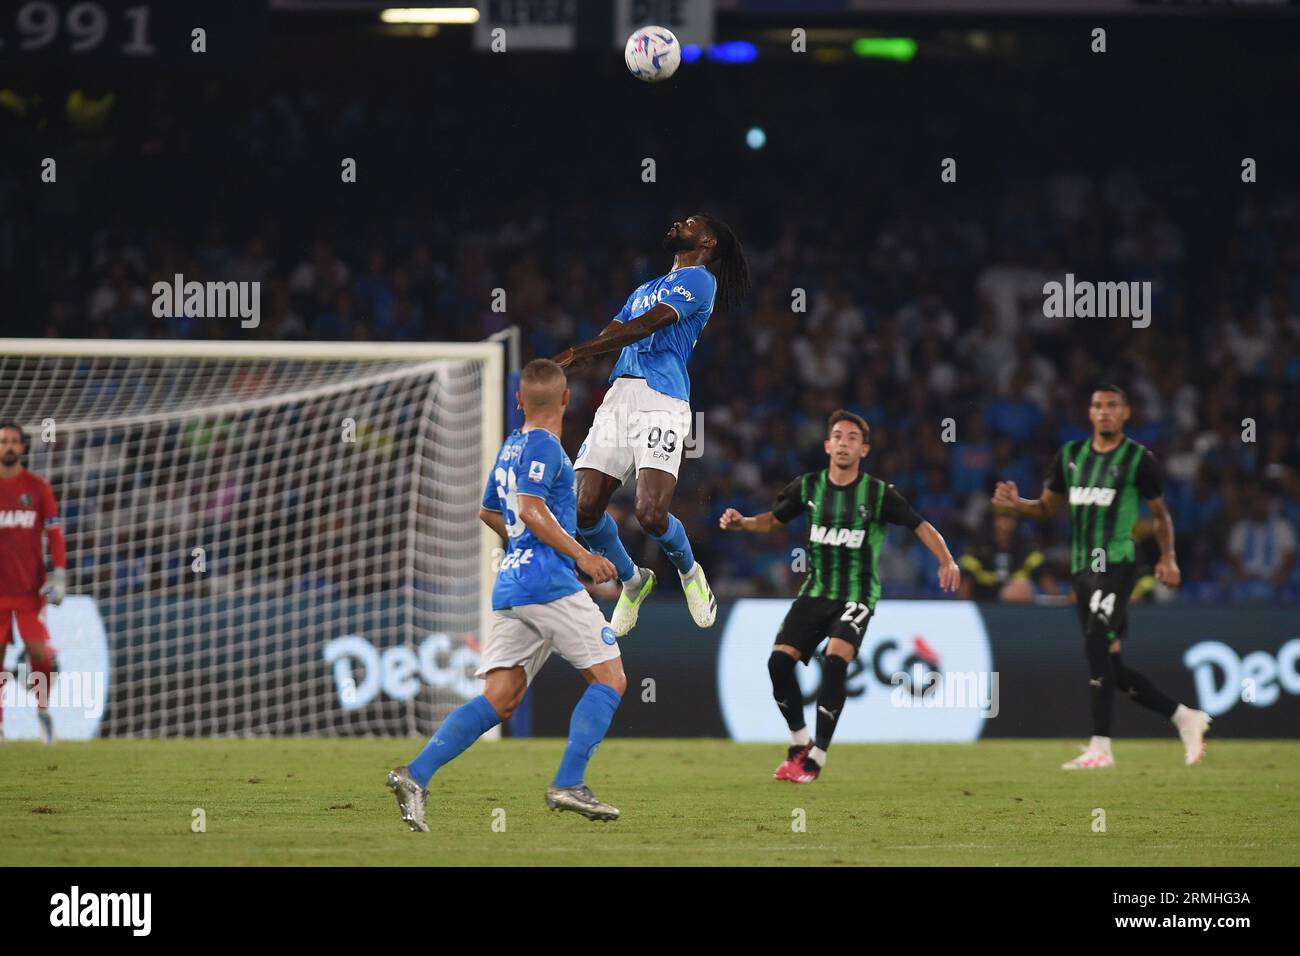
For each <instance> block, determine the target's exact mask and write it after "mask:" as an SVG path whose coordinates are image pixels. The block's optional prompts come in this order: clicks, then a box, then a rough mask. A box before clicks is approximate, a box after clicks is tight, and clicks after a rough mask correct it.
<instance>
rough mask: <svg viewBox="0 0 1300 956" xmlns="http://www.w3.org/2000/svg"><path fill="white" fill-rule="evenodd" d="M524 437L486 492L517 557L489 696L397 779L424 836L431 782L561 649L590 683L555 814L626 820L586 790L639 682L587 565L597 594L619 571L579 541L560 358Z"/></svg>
mask: <svg viewBox="0 0 1300 956" xmlns="http://www.w3.org/2000/svg"><path fill="white" fill-rule="evenodd" d="M516 398H517V399H518V400H519V404H520V405H521V406H523V409H524V426H523V428H520V429H518V430H516V431H515V432H514V433H512V434H511V435H510V437H509V438H507V439H506V441H505V444H504V445H502V446H501V454H499V455H498V456H497V461H496V465H495V466H494V467H493V469H492V474H490V475H489V476H488V480H487V487H486V488H485V489H484V491H483V505H482V507H481V508H479V518H480V519H482V521H483V523H484V524H486V525H487V526H488V527H489V528H491V529H492V530H493V531H495V532H496V533H497V534H499V535H500V536H501V539H502V541H503V542H505V546H506V554H505V557H504V558H503V559H502V561H501V570H500V572H499V573H498V574H497V580H496V585H495V587H494V588H493V589H492V611H493V615H492V617H493V622H492V633H491V634H490V635H489V637H488V639H487V644H486V646H485V647H484V649H483V657H482V660H481V662H480V667H479V669H478V672H477V676H479V677H483V676H486V678H487V682H486V687H485V688H484V691H483V693H482V694H481V695H480V696H478V697H475V698H474V699H473V700H471V701H470V702H469V703H467V704H462V705H461V706H460V707H458V708H456V709H455V710H453V711H452V712H451V713H450V714H448V715H447V719H446V720H444V721H443V722H442V726H441V727H439V728H438V730H437V732H436V733H435V734H434V735H433V738H432V739H431V740H430V741H429V743H428V744H427V745H426V746H425V748H424V749H423V750H422V751H420V755H419V756H418V757H416V758H415V759H414V760H412V761H411V762H410V764H408V765H407V766H405V767H395V768H393V769H392V770H391V771H389V773H388V788H389V789H390V790H392V791H393V793H394V795H396V797H397V806H398V808H399V809H400V810H401V814H402V819H403V820H405V821H406V823H407V825H408V826H409V827H410V828H411V829H412V830H414V831H416V832H418V833H427V832H428V830H429V827H428V826H427V825H426V824H425V821H424V811H425V804H426V802H427V800H428V796H429V792H428V790H427V787H428V784H429V780H430V778H432V777H433V775H434V774H435V773H436V772H437V771H438V770H439V769H440V768H441V767H443V766H444V765H446V764H448V763H450V762H451V761H452V760H454V759H455V758H456V757H458V756H460V755H461V754H462V753H464V752H465V751H466V750H467V749H469V746H470V745H471V744H472V743H474V741H476V740H478V738H479V737H480V736H482V735H483V734H484V733H486V732H487V731H488V730H490V729H491V728H493V727H495V726H496V725H497V724H499V723H501V721H503V720H505V719H506V718H507V717H509V716H510V715H511V714H513V713H514V712H515V708H517V707H518V706H519V702H520V700H522V699H523V696H524V692H525V691H526V690H527V689H528V685H529V684H530V683H531V682H532V679H533V678H534V677H535V676H536V675H537V672H538V671H539V670H541V668H542V665H543V664H544V663H546V659H547V658H548V657H550V656H551V651H552V650H557V651H559V652H560V656H562V657H563V658H564V659H565V660H567V661H568V662H569V663H570V664H572V665H573V666H574V667H576V668H577V669H578V671H579V672H580V673H581V674H582V676H583V677H585V678H586V679H587V691H586V693H584V694H583V695H582V697H581V698H580V699H579V700H578V705H577V706H576V707H575V708H574V709H573V717H572V719H571V721H570V723H569V739H568V742H567V744H566V745H565V748H564V756H563V758H562V759H561V761H560V769H559V771H558V772H557V773H556V775H555V780H554V782H552V783H551V785H550V786H549V787H547V789H546V805H547V806H548V807H550V808H551V809H552V810H572V811H573V812H575V813H580V814H582V815H583V816H584V817H586V818H587V819H589V820H617V819H618V810H617V809H616V808H614V807H611V806H609V805H608V804H606V803H601V802H600V801H599V800H597V799H596V797H595V796H594V795H593V794H592V792H591V790H590V788H588V787H587V785H586V784H585V783H583V776H584V775H585V773H586V769H587V762H588V761H589V760H590V759H591V756H592V754H594V753H595V752H596V747H597V746H599V744H600V742H601V740H603V739H604V737H605V732H606V731H607V730H608V729H609V725H610V721H612V720H613V719H614V712H615V711H616V710H617V709H618V705H619V701H620V700H621V699H622V697H623V691H624V690H626V689H627V678H626V677H624V675H623V661H622V659H621V658H620V656H619V651H618V642H617V640H616V639H615V637H614V631H613V630H612V629H611V628H610V627H609V625H608V624H606V623H605V618H604V617H603V616H602V615H601V613H600V609H599V608H597V607H596V603H595V602H594V601H593V600H592V599H591V595H589V594H588V593H587V591H586V589H585V588H583V586H582V583H581V582H580V581H579V580H578V576H577V574H576V573H575V571H574V568H575V566H576V567H577V568H579V569H581V571H582V573H583V574H586V575H587V576H589V577H590V578H591V579H592V580H594V581H596V582H597V583H600V582H604V581H609V580H611V579H613V577H614V566H613V565H612V564H611V563H610V562H609V561H607V560H606V559H605V558H602V557H600V556H599V555H595V554H591V553H590V552H588V551H587V550H586V549H584V548H583V547H582V545H580V544H579V543H578V542H577V541H575V540H574V538H573V531H574V525H575V521H576V518H575V513H576V508H575V504H574V477H573V465H572V464H571V463H570V461H569V456H568V455H566V454H565V453H564V448H563V447H562V446H561V445H560V429H561V427H562V424H563V422H564V409H565V406H566V405H568V404H569V389H568V384H567V382H566V379H565V375H564V372H563V371H562V370H561V369H560V367H559V366H558V365H556V364H555V363H554V362H552V361H551V360H550V359H536V360H534V361H532V362H529V363H528V365H527V366H525V367H524V370H523V373H522V374H521V375H520V378H519V391H518V392H517V393H516Z"/></svg>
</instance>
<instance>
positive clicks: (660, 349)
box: [555, 214, 749, 637]
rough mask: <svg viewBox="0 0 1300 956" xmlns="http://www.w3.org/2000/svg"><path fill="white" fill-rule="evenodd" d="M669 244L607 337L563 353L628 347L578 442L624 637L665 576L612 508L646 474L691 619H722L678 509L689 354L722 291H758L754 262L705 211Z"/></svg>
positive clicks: (647, 521) (644, 490)
mask: <svg viewBox="0 0 1300 956" xmlns="http://www.w3.org/2000/svg"><path fill="white" fill-rule="evenodd" d="M663 246H664V248H665V249H667V250H668V251H669V252H671V253H673V267H672V270H671V271H669V272H668V273H666V274H665V275H662V276H660V277H659V278H658V279H654V280H652V281H650V282H647V283H644V284H643V285H640V286H638V287H637V288H636V291H634V292H633V293H632V295H630V296H629V297H628V300H627V303H626V304H625V305H624V306H623V309H622V311H620V312H619V314H618V315H617V316H615V317H614V319H613V320H611V321H610V323H609V325H607V326H606V327H605V328H604V330H602V331H601V333H600V335H598V336H596V337H595V338H594V339H592V340H591V341H589V342H584V343H582V344H581V345H576V346H574V347H573V348H570V349H565V350H564V351H563V352H561V353H560V354H559V355H557V356H556V357H555V361H556V363H557V364H559V366H560V367H561V368H566V367H568V366H569V365H571V364H578V363H581V362H585V361H587V360H588V359H590V358H593V357H594V356H597V355H604V354H606V353H608V352H619V353H620V354H619V357H618V363H617V364H616V365H615V366H614V371H613V372H612V373H611V374H610V376H609V380H610V383H611V387H610V389H609V391H608V392H606V393H605V399H604V401H602V402H601V404H600V408H598V409H597V410H596V414H595V417H594V418H593V420H592V423H591V430H590V431H589V432H588V433H587V439H586V441H584V442H583V443H582V447H581V448H579V449H578V460H577V461H576V462H575V463H574V468H575V469H577V473H578V534H579V536H580V537H581V538H582V541H583V543H584V544H586V545H587V547H589V548H590V549H591V550H592V551H593V552H595V553H596V554H600V555H604V556H606V557H608V558H609V559H610V560H611V561H613V562H614V567H615V568H616V569H617V571H618V578H619V580H620V581H621V582H622V583H623V590H622V593H620V594H619V598H618V604H617V606H616V607H615V608H614V615H613V617H612V618H611V619H610V624H611V625H612V626H613V628H614V634H615V635H616V636H618V637H623V636H624V635H626V634H627V633H628V631H630V630H632V628H633V627H634V626H635V625H636V619H637V615H638V614H639V613H640V610H641V604H642V603H643V602H644V601H645V599H646V597H648V596H649V594H650V592H651V591H652V590H654V586H655V575H654V572H653V571H651V570H650V569H649V568H639V567H637V566H636V565H635V564H633V563H632V559H631V558H630V557H629V556H628V553H627V549H626V548H625V547H624V546H623V542H622V541H620V540H619V537H618V528H617V526H616V525H615V524H614V519H613V518H611V517H610V516H609V513H608V512H607V511H606V508H608V507H609V499H610V497H611V496H612V495H613V494H614V490H615V489H616V488H618V487H619V486H620V485H622V484H623V483H625V482H626V481H628V480H629V479H631V478H632V477H633V476H635V478H636V518H637V521H638V522H639V523H640V524H641V527H642V529H644V530H645V533H646V534H648V535H650V537H652V538H654V539H655V540H656V541H658V542H659V547H660V548H661V549H662V550H663V552H664V555H665V556H666V557H667V558H668V560H669V561H671V562H672V564H673V566H674V567H675V568H677V573H678V576H679V577H680V578H681V582H682V590H683V591H684V592H685V594H686V604H687V607H689V608H690V612H691V617H692V618H694V620H695V623H696V624H697V625H699V626H700V627H710V626H712V624H713V622H714V619H715V618H716V617H717V614H718V602H717V599H716V598H714V596H713V591H712V590H710V588H709V582H708V581H707V580H706V579H705V577H704V569H703V568H701V567H700V566H699V564H698V563H696V561H695V556H694V555H693V554H692V553H691V543H690V541H688V540H687V538H686V529H685V528H683V527H682V523H681V521H679V520H678V519H677V517H676V516H674V515H672V514H670V513H669V511H668V508H669V506H670V505H671V504H672V500H673V491H674V490H675V489H676V487H677V472H678V469H679V468H680V467H681V463H682V450H683V446H684V444H685V442H686V439H687V437H688V436H689V435H690V432H691V406H690V397H691V396H690V387H691V386H690V378H689V376H688V375H687V374H686V362H687V360H689V359H690V357H691V351H692V350H693V349H694V348H695V343H696V341H698V340H699V337H700V333H701V332H702V331H703V330H704V326H705V323H707V322H708V321H709V316H711V315H712V314H713V303H714V299H715V297H717V298H721V300H722V304H723V305H724V306H725V307H727V308H734V307H736V306H737V305H739V304H740V302H741V301H743V300H744V298H745V296H747V295H748V294H749V263H748V262H747V261H746V259H745V251H744V249H742V248H741V245H740V243H739V242H738V241H737V239H736V237H735V235H734V234H733V233H732V231H731V229H730V227H729V226H727V224H726V223H724V222H721V221H720V220H717V219H714V218H713V217H711V216H705V215H702V214H697V215H694V216H690V217H688V218H687V219H686V220H685V221H683V222H675V223H673V225H672V228H671V229H669V230H668V234H667V235H666V236H665V237H664V242H663Z"/></svg>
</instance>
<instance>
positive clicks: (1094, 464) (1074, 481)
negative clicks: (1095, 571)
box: [1044, 438, 1162, 574]
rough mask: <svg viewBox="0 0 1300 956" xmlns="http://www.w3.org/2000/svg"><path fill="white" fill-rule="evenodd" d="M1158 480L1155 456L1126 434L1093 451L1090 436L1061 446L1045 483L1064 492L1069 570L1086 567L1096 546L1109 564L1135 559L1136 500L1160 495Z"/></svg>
mask: <svg viewBox="0 0 1300 956" xmlns="http://www.w3.org/2000/svg"><path fill="white" fill-rule="evenodd" d="M1161 482H1162V475H1161V469H1160V463H1159V462H1157V461H1156V459H1155V456H1154V455H1152V454H1151V452H1150V451H1149V450H1148V449H1147V448H1145V447H1143V446H1142V445H1139V444H1138V443H1137V442H1135V441H1132V440H1130V439H1128V438H1124V439H1123V440H1121V441H1120V443H1119V444H1118V445H1116V446H1115V447H1114V448H1112V449H1111V450H1110V451H1108V452H1098V451H1095V450H1094V449H1093V447H1092V439H1091V438H1081V439H1079V440H1078V441H1072V442H1067V443H1066V444H1065V445H1064V446H1062V448H1061V450H1060V451H1058V452H1057V453H1056V457H1055V458H1054V459H1052V466H1051V468H1050V469H1049V470H1048V472H1047V480H1046V481H1045V482H1044V484H1046V486H1047V487H1048V488H1050V489H1051V490H1052V491H1054V492H1056V493H1057V494H1059V495H1067V496H1068V501H1069V504H1070V573H1071V574H1078V573H1079V572H1080V571H1087V570H1090V569H1091V567H1092V563H1093V557H1094V555H1095V554H1096V552H1097V551H1099V550H1104V551H1105V554H1106V566H1107V567H1110V566H1111V565H1112V564H1120V563H1125V562H1131V561H1134V560H1135V559H1136V557H1137V550H1136V548H1135V547H1134V544H1133V525H1134V524H1135V523H1136V522H1137V519H1138V504H1139V500H1138V499H1139V497H1141V498H1145V499H1151V498H1159V497H1160V486H1161Z"/></svg>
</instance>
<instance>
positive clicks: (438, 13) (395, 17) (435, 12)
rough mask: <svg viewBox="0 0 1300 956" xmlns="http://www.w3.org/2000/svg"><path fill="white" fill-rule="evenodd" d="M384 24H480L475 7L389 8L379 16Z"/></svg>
mask: <svg viewBox="0 0 1300 956" xmlns="http://www.w3.org/2000/svg"><path fill="white" fill-rule="evenodd" d="M379 19H380V20H382V21H383V22H384V23H478V10H477V9H476V8H475V7H389V8H388V9H387V10H384V11H382V12H381V13H380V14H379Z"/></svg>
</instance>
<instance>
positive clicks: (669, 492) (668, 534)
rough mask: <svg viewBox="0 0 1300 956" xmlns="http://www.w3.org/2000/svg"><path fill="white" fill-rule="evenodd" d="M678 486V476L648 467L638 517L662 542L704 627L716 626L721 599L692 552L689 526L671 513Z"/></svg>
mask: <svg viewBox="0 0 1300 956" xmlns="http://www.w3.org/2000/svg"><path fill="white" fill-rule="evenodd" d="M676 487H677V476H676V475H675V474H672V473H670V472H667V471H660V470H659V469H657V468H644V469H642V470H641V471H639V472H638V473H637V479H636V518H637V521H638V522H640V524H641V527H642V529H643V530H644V531H645V533H646V534H648V535H650V537H652V538H654V539H655V540H656V541H657V542H659V548H660V550H662V551H663V553H664V557H666V558H667V559H668V560H669V562H670V563H671V564H672V565H673V567H675V568H676V569H677V575H678V577H679V578H681V582H682V591H683V592H684V593H685V595H686V606H687V607H688V608H689V609H690V612H691V617H692V618H693V619H694V621H695V623H696V624H697V625H699V626H700V627H712V626H713V622H714V620H716V619H717V616H718V599H717V598H715V597H714V596H713V591H712V590H711V589H710V588H709V582H708V579H707V578H705V576H704V568H702V567H700V565H699V562H697V561H696V560H695V555H694V553H693V552H692V551H691V542H690V540H689V539H688V538H687V537H686V529H685V528H684V527H683V526H682V523H681V521H679V520H678V518H677V516H676V515H674V514H672V513H670V512H669V510H668V507H669V505H670V504H671V503H672V500H673V491H674V490H675V489H676Z"/></svg>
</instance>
